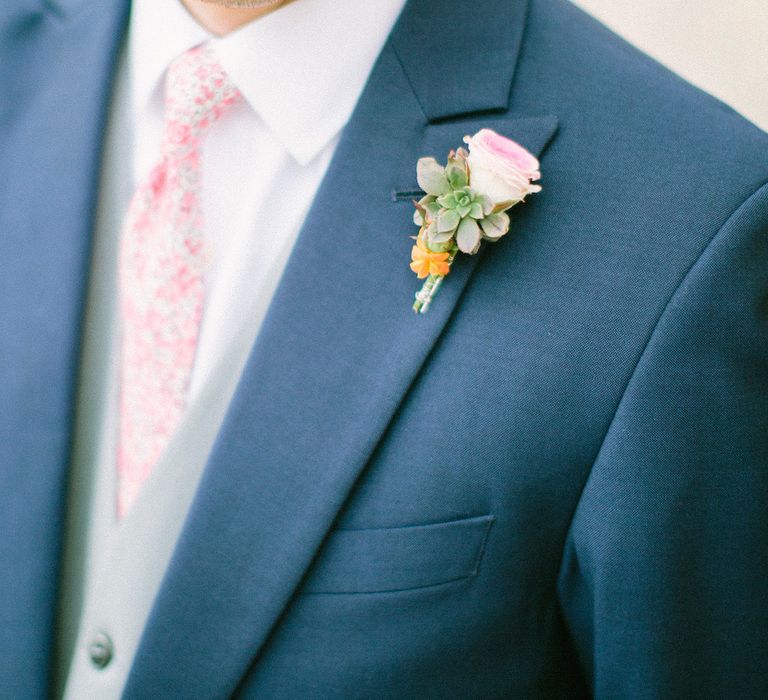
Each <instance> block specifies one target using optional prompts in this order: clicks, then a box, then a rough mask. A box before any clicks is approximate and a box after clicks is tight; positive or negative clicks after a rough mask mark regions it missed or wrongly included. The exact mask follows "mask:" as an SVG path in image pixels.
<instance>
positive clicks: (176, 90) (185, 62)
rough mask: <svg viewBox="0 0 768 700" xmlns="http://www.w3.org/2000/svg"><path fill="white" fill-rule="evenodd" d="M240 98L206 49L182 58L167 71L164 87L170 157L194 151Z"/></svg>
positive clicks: (216, 61) (211, 52) (166, 144)
mask: <svg viewBox="0 0 768 700" xmlns="http://www.w3.org/2000/svg"><path fill="white" fill-rule="evenodd" d="M239 97H240V92H239V91H238V89H237V88H236V87H235V85H234V84H233V83H232V81H231V80H230V79H229V77H228V76H227V74H226V73H225V72H224V69H223V68H222V67H221V65H220V64H219V62H218V60H217V59H216V57H215V55H214V53H213V51H212V50H211V49H210V48H208V47H207V46H196V47H195V48H193V49H190V50H189V51H186V52H185V53H183V54H181V56H179V57H178V58H176V59H175V60H174V61H173V62H172V63H171V65H170V66H169V67H168V73H167V77H166V84H165V146H166V149H167V152H168V153H169V154H174V155H176V156H183V155H184V154H187V153H189V152H191V151H193V150H194V149H195V148H196V147H197V145H198V144H199V142H200V140H201V139H202V137H203V136H204V135H205V133H206V131H207V130H208V129H209V128H210V127H211V126H212V125H213V124H214V123H215V122H216V121H217V120H218V119H219V117H221V115H222V114H224V112H226V111H227V109H228V108H229V107H230V106H231V105H232V104H233V103H234V102H235V101H236V100H238V99H239Z"/></svg>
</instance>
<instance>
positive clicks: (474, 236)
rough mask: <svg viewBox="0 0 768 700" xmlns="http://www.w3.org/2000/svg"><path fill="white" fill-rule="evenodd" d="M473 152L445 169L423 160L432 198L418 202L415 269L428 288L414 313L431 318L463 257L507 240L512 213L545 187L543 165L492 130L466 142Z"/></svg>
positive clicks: (421, 173)
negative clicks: (440, 291) (538, 182)
mask: <svg viewBox="0 0 768 700" xmlns="http://www.w3.org/2000/svg"><path fill="white" fill-rule="evenodd" d="M464 143H466V144H467V146H468V147H469V150H468V151H467V150H465V149H464V148H459V150H458V151H451V153H450V154H449V155H448V163H447V165H445V166H442V165H440V164H439V163H438V162H437V161H436V160H435V159H434V158H420V159H419V162H418V164H417V166H416V177H417V179H418V182H419V187H421V189H422V190H424V192H426V195H425V196H424V197H423V198H422V199H421V200H419V201H418V202H414V204H415V205H416V212H415V213H414V215H413V220H414V223H415V224H416V225H417V226H418V227H419V235H418V236H414V238H415V240H416V244H415V245H414V246H413V250H412V251H411V261H412V262H411V269H412V270H413V271H414V272H415V273H416V274H417V275H418V277H419V279H425V278H426V279H425V282H424V286H423V287H422V288H421V289H420V290H419V291H418V292H417V293H416V302H415V303H414V305H413V310H414V311H416V312H417V313H422V314H423V313H426V312H427V310H428V309H429V305H430V304H431V303H432V299H434V297H435V294H437V291H438V289H439V288H440V285H441V284H442V282H443V280H444V279H445V277H446V275H447V274H448V273H449V272H450V271H451V265H452V264H453V261H454V259H455V258H456V256H457V255H458V254H459V252H462V253H467V254H468V255H474V254H475V253H477V252H478V251H479V250H480V244H481V243H482V241H483V240H484V239H485V240H486V241H490V242H495V241H498V240H499V239H500V238H502V237H503V236H504V235H505V234H506V233H507V232H508V231H509V226H510V220H509V215H508V214H507V211H509V210H510V209H511V208H512V207H514V206H515V205H516V204H519V203H520V202H522V201H524V200H525V198H526V197H527V196H528V195H529V194H531V193H533V192H540V191H541V187H540V186H539V185H534V184H533V182H535V181H536V180H538V179H539V178H540V177H541V173H540V172H539V161H538V160H537V159H536V157H535V156H534V155H532V154H531V153H529V152H528V151H527V150H525V148H523V147H522V146H521V145H520V144H518V143H515V142H514V141H512V140H511V139H508V138H505V137H504V136H500V135H499V134H497V133H496V132H495V131H491V130H490V129H481V130H480V131H478V132H477V133H476V134H475V135H474V136H465V137H464Z"/></svg>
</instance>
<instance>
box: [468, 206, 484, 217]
mask: <svg viewBox="0 0 768 700" xmlns="http://www.w3.org/2000/svg"><path fill="white" fill-rule="evenodd" d="M469 215H470V216H471V217H472V218H473V219H482V218H483V216H485V214H484V213H483V205H482V204H480V202H472V206H471V207H470V209H469Z"/></svg>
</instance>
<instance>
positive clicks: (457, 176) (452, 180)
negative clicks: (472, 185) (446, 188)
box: [445, 160, 469, 190]
mask: <svg viewBox="0 0 768 700" xmlns="http://www.w3.org/2000/svg"><path fill="white" fill-rule="evenodd" d="M445 175H446V177H447V178H448V183H449V184H450V185H451V187H452V188H453V189H454V190H460V189H461V188H462V187H466V186H467V183H468V182H469V178H468V177H467V171H466V170H465V168H464V166H463V165H460V164H459V163H458V162H457V161H455V160H451V161H449V162H448V167H446V169H445Z"/></svg>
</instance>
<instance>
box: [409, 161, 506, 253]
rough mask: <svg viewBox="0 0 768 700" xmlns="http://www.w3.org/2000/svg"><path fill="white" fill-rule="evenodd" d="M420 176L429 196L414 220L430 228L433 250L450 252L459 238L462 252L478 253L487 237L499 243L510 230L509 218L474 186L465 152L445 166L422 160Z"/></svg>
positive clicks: (418, 207)
mask: <svg viewBox="0 0 768 700" xmlns="http://www.w3.org/2000/svg"><path fill="white" fill-rule="evenodd" d="M416 176H417V179H418V182H419V186H420V187H421V188H422V189H423V190H424V192H426V195H425V196H424V197H423V198H422V199H421V200H419V201H418V202H417V203H416V212H415V213H414V217H413V220H414V222H415V223H416V225H417V226H420V227H423V228H426V243H427V246H428V247H429V248H430V249H431V250H434V251H436V252H437V251H444V250H448V249H450V248H451V246H452V245H453V241H454V239H455V241H456V245H457V246H458V247H459V250H461V251H462V252H464V253H470V254H474V253H476V252H477V251H478V250H479V248H480V242H481V240H482V239H483V238H485V239H487V240H492V241H495V240H498V239H499V238H501V236H503V235H504V234H505V233H506V232H507V231H508V230H509V217H508V216H507V215H506V214H504V213H497V212H495V211H494V205H493V203H492V202H491V200H490V199H489V198H488V197H486V196H485V195H483V194H480V193H479V192H476V191H475V190H473V189H472V187H471V186H470V183H469V179H470V173H469V167H468V165H467V159H466V152H465V151H463V150H460V151H459V152H458V153H451V154H450V155H449V157H448V164H447V165H446V166H445V167H443V166H441V165H440V164H439V163H438V162H437V161H436V160H435V159H434V158H421V159H420V160H419V162H418V165H417V168H416Z"/></svg>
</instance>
